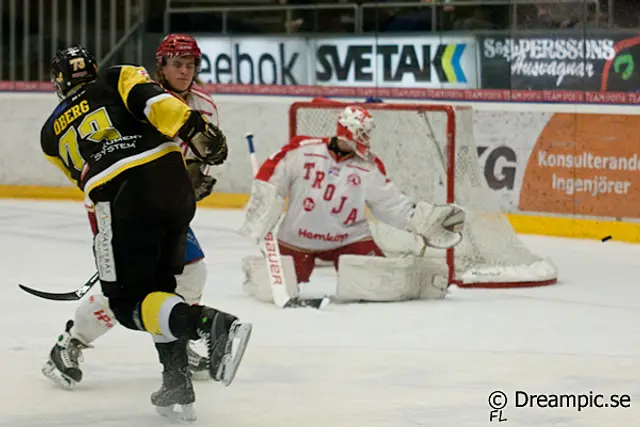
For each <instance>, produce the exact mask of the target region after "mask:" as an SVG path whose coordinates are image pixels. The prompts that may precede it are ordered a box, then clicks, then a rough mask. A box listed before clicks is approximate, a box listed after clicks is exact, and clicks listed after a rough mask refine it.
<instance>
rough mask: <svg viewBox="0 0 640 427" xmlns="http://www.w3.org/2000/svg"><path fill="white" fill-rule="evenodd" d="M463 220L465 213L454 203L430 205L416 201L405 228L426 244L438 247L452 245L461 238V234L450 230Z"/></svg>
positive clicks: (449, 246) (445, 247)
mask: <svg viewBox="0 0 640 427" xmlns="http://www.w3.org/2000/svg"><path fill="white" fill-rule="evenodd" d="M464 221H465V213H464V211H463V210H462V209H460V208H459V207H458V206H456V205H432V204H429V203H427V202H418V204H417V205H416V207H415V209H414V210H413V214H412V215H411V218H409V224H408V226H407V229H408V230H409V231H411V232H413V233H416V234H418V235H420V236H422V238H423V239H424V241H425V244H427V245H428V246H431V247H434V248H438V249H448V248H451V247H454V246H455V245H457V244H458V243H460V241H461V240H462V234H461V233H460V232H458V231H452V230H454V229H457V228H458V227H459V226H461V225H462V224H463V223H464Z"/></svg>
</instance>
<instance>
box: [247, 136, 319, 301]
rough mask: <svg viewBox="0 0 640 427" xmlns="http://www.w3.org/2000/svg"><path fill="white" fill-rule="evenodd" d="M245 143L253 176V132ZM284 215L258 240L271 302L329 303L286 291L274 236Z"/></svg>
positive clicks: (254, 166) (255, 171) (255, 162)
mask: <svg viewBox="0 0 640 427" xmlns="http://www.w3.org/2000/svg"><path fill="white" fill-rule="evenodd" d="M245 138H246V139H247V143H248V144H249V159H250V160H251V169H252V170H253V176H254V177H255V176H256V174H257V173H258V169H259V167H258V160H257V159H256V151H255V148H254V146H253V134H252V133H247V134H246V135H245ZM283 217H284V215H281V216H280V218H279V219H278V222H277V223H276V225H275V226H274V227H273V229H272V230H271V231H269V232H268V233H267V234H266V235H265V236H264V238H263V239H262V240H261V241H260V249H262V251H263V252H264V255H265V259H266V261H267V272H268V273H269V282H270V284H271V293H272V295H273V302H274V303H275V304H276V305H277V306H278V307H280V308H290V307H312V308H318V309H319V308H323V307H324V306H326V305H327V304H328V303H329V299H328V298H309V299H302V298H293V297H292V296H291V295H289V293H288V291H287V289H288V288H287V286H286V283H285V275H284V268H283V265H282V257H281V255H280V247H279V246H278V241H277V239H276V236H277V234H278V228H280V222H281V221H282V218H283Z"/></svg>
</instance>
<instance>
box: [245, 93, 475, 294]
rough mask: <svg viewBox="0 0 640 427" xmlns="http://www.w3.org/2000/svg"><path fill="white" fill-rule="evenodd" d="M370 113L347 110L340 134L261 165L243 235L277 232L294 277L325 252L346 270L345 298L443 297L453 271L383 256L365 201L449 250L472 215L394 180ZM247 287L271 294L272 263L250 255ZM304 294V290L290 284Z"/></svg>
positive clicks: (300, 139) (301, 276) (303, 140)
mask: <svg viewBox="0 0 640 427" xmlns="http://www.w3.org/2000/svg"><path fill="white" fill-rule="evenodd" d="M372 129H373V119H372V118H371V115H370V114H369V113H368V111H366V110H365V109H364V108H362V107H352V106H349V107H347V108H346V109H345V110H344V111H343V112H342V113H341V115H340V117H339V118H338V123H337V131H336V136H334V137H326V138H312V137H306V136H297V137H294V138H292V139H291V141H290V142H289V144H287V145H285V146H284V147H282V149H281V150H280V151H278V152H277V153H275V154H274V155H272V156H271V157H269V158H268V159H267V160H266V161H265V162H264V164H263V165H262V166H261V167H260V169H259V170H258V172H257V174H256V176H255V179H254V181H253V185H252V192H251V197H250V199H249V203H248V204H247V207H246V211H245V222H244V224H243V225H242V227H241V229H240V234H242V235H244V236H247V237H249V238H251V239H252V240H253V241H254V242H256V243H258V242H259V240H260V239H261V237H262V236H264V235H265V234H266V233H268V232H270V231H271V230H273V228H274V227H275V226H276V225H277V224H278V222H279V220H280V217H281V216H282V212H283V206H284V200H285V199H287V198H288V207H287V211H286V213H285V214H284V218H283V219H282V223H281V224H280V226H279V228H278V233H277V240H278V242H279V249H280V252H281V254H282V255H284V256H283V258H284V259H287V257H286V256H287V255H288V256H290V257H291V259H288V260H286V261H283V263H282V264H283V266H282V269H283V270H284V275H285V277H287V276H291V277H293V276H292V275H293V274H294V273H292V272H291V271H288V270H291V269H293V270H295V277H296V283H301V282H306V281H308V280H309V276H310V275H311V271H312V270H313V265H314V264H315V263H314V261H315V259H316V258H320V259H323V260H331V261H333V262H334V265H335V267H336V268H337V269H338V271H339V280H338V286H339V289H338V297H339V298H341V299H345V300H365V301H399V300H406V299H414V298H429V297H436V298H441V297H443V296H444V293H445V292H446V291H445V290H446V285H447V283H446V281H447V280H446V277H447V274H448V270H447V268H446V266H444V265H438V264H437V263H434V262H431V261H428V260H426V259H412V260H409V259H382V257H383V256H384V255H383V252H382V251H381V250H380V248H379V247H378V246H377V244H376V243H375V242H374V241H373V238H372V234H371V229H370V227H369V223H368V221H367V217H366V216H365V206H366V207H368V208H369V209H370V211H371V213H372V214H373V216H374V217H376V218H377V219H378V220H380V221H382V222H384V223H386V224H388V225H390V226H391V227H395V228H398V229H401V230H406V231H409V232H411V233H415V234H416V235H418V236H420V237H421V239H422V240H423V241H424V243H425V245H429V246H431V247H435V248H442V249H446V248H450V247H453V246H455V245H457V244H458V243H459V242H460V241H461V239H462V237H461V234H460V232H459V230H456V229H455V228H458V227H459V226H461V225H462V224H463V223H464V220H465V213H464V211H463V210H461V209H460V208H458V207H457V206H455V205H434V204H431V203H428V202H426V201H419V202H418V201H414V200H413V199H411V198H410V197H408V196H407V195H406V194H404V193H402V192H401V191H400V190H399V189H398V188H397V187H396V186H395V185H394V184H393V183H392V182H391V181H390V180H389V179H388V177H387V176H386V171H385V168H384V165H383V163H382V161H381V160H380V159H379V158H378V157H376V156H375V155H374V154H373V153H372V152H371V151H370V150H369V135H370V133H371V131H372ZM243 268H244V271H245V275H246V281H245V286H244V288H245V290H247V291H248V292H249V293H250V294H251V295H253V296H255V297H257V298H258V299H263V300H270V297H269V292H268V291H267V289H268V283H269V281H268V277H269V276H268V274H267V273H268V272H269V271H267V268H268V266H267V265H266V263H265V261H264V259H261V260H259V261H258V260H256V259H245V262H244V263H243ZM288 290H289V291H290V292H294V294H295V295H297V292H298V289H297V286H295V289H288Z"/></svg>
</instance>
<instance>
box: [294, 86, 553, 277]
mask: <svg viewBox="0 0 640 427" xmlns="http://www.w3.org/2000/svg"><path fill="white" fill-rule="evenodd" d="M348 105H360V106H362V107H364V108H366V109H367V110H391V111H413V112H420V111H432V112H433V111H435V112H440V113H443V114H445V115H446V117H447V129H446V145H447V147H446V169H447V179H446V195H447V196H446V197H447V203H455V159H456V143H455V142H456V111H462V110H471V107H466V106H463V107H452V106H451V105H446V104H414V103H412V104H408V103H407V104H404V103H402V104H401V103H397V104H383V103H367V102H342V101H334V100H330V99H325V98H316V99H313V100H312V101H299V102H294V103H293V104H291V106H290V107H289V137H290V138H292V137H294V136H296V128H297V112H298V110H300V109H307V110H308V109H317V110H321V109H325V108H327V107H333V108H341V107H342V108H344V107H346V106H348ZM314 136H318V135H314ZM327 136H330V135H327ZM383 161H384V159H383ZM454 250H455V248H449V249H447V250H446V262H447V266H448V269H449V277H448V280H449V284H455V285H457V286H458V287H461V288H522V287H533V286H546V285H552V284H554V283H556V282H557V278H554V279H550V280H544V281H524V282H473V283H463V282H462V281H461V280H457V279H456V277H455V259H454Z"/></svg>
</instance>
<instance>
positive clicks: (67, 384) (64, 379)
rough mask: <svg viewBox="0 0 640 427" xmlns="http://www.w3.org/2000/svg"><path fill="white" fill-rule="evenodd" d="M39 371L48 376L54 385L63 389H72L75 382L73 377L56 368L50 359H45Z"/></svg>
mask: <svg viewBox="0 0 640 427" xmlns="http://www.w3.org/2000/svg"><path fill="white" fill-rule="evenodd" d="M41 371H42V374H43V375H44V376H45V377H47V378H49V379H50V380H51V381H53V383H54V384H55V385H57V386H58V387H60V388H61V389H63V390H72V389H73V388H74V387H75V386H76V384H77V382H76V381H75V380H74V379H72V378H70V377H68V376H66V375H65V374H63V373H62V372H61V371H60V370H59V369H58V368H56V365H54V364H53V362H52V361H51V360H47V363H45V364H44V366H43V367H42V369H41Z"/></svg>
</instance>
